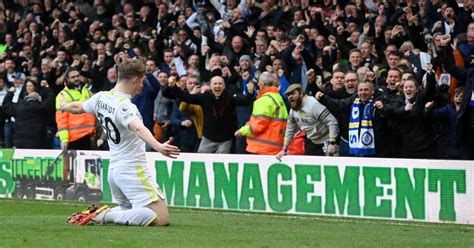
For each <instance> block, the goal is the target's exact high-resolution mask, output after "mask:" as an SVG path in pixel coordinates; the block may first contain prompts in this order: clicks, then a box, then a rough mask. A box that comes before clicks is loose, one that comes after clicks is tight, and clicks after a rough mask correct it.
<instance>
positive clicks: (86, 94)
mask: <svg viewBox="0 0 474 248" xmlns="http://www.w3.org/2000/svg"><path fill="white" fill-rule="evenodd" d="M61 97H66V102H68V103H69V102H75V101H80V102H84V101H86V100H87V99H89V98H90V97H91V93H90V91H89V89H87V87H82V89H81V90H78V89H69V88H68V87H67V86H65V87H64V89H63V90H62V91H61V93H59V94H58V95H57V96H56V123H57V125H58V135H59V139H60V140H61V142H73V141H76V140H78V139H80V138H82V137H84V136H86V135H91V134H93V133H94V132H95V117H94V115H92V114H88V113H83V114H69V113H66V112H62V111H60V110H59V109H60V102H61Z"/></svg>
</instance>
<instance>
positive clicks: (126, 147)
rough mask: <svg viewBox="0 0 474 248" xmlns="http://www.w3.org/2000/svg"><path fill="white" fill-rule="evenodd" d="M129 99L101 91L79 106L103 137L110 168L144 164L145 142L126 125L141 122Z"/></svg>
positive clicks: (117, 93)
mask: <svg viewBox="0 0 474 248" xmlns="http://www.w3.org/2000/svg"><path fill="white" fill-rule="evenodd" d="M131 98H132V96H131V95H128V94H124V93H121V92H118V91H116V90H114V89H112V90H110V91H101V92H99V93H97V94H95V95H94V96H92V97H91V98H89V99H88V100H87V101H86V102H85V103H84V105H83V108H84V110H85V111H86V112H87V113H90V114H94V115H95V116H96V117H97V119H98V120H99V122H100V124H101V125H102V128H103V129H104V131H105V132H106V134H107V142H108V144H109V148H110V156H111V157H110V168H113V167H116V166H137V165H138V164H142V165H143V164H146V155H145V142H144V141H143V140H142V139H141V138H140V137H139V136H138V135H137V134H136V133H135V132H133V131H131V130H130V129H128V124H129V123H130V122H131V121H133V120H135V119H140V120H142V116H141V115H140V112H139V111H138V108H137V106H135V104H133V103H132V102H131V101H130V99H131Z"/></svg>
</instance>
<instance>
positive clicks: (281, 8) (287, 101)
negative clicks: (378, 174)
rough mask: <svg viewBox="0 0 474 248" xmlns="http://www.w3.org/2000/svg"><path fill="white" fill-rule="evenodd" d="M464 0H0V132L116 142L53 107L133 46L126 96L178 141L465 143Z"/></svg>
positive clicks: (60, 140)
mask: <svg viewBox="0 0 474 248" xmlns="http://www.w3.org/2000/svg"><path fill="white" fill-rule="evenodd" d="M473 9H474V2H473V1H471V0H461V1H458V2H456V1H455V0H406V1H405V0H403V1H398V0H382V1H381V0H365V1H362V0H317V1H314V0H313V1H310V0H241V1H240V2H238V1H237V0H175V1H171V0H155V1H150V0H142V1H125V0H122V1H112V0H76V1H72V0H63V1H53V0H44V1H29V0H5V1H3V2H2V3H0V56H1V60H0V104H2V107H1V110H2V111H1V116H0V118H1V120H0V124H1V126H0V139H1V142H2V144H1V145H2V146H3V147H17V148H43V149H48V148H61V149H107V140H109V142H119V141H120V135H119V134H118V133H117V132H115V130H116V126H115V124H114V121H113V120H110V119H107V118H102V117H100V116H99V118H97V119H96V118H95V117H94V116H92V115H89V114H81V115H71V114H68V113H63V112H61V111H57V109H58V106H59V102H60V101H61V99H63V98H66V101H68V102H70V101H85V100H87V99H88V98H90V97H91V96H92V95H93V94H94V93H96V92H99V91H109V90H112V89H113V88H114V85H115V83H116V81H117V72H116V65H117V64H119V63H120V62H121V61H122V60H123V59H124V58H136V59H141V60H143V61H144V62H145V64H146V79H145V82H144V88H143V90H142V92H141V93H140V94H139V95H137V96H135V97H134V98H133V99H132V102H133V103H134V104H136V105H137V107H138V109H139V110H140V113H141V115H142V118H143V121H144V124H145V126H146V127H147V128H149V129H150V130H151V131H152V132H153V133H154V135H155V137H156V138H157V139H158V140H160V141H166V140H168V139H169V138H170V137H172V138H173V143H174V144H176V145H177V146H179V147H180V149H181V151H182V152H203V153H254V154H272V155H276V156H277V158H278V159H280V158H281V157H282V156H284V155H286V154H307V155H329V156H375V157H395V158H440V159H473V158H474V86H473V84H474V74H473V73H474V13H473ZM111 92H112V93H113V91H111ZM98 104H102V103H100V102H99V103H98ZM102 107H108V108H110V109H111V111H113V106H102Z"/></svg>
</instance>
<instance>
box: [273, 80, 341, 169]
mask: <svg viewBox="0 0 474 248" xmlns="http://www.w3.org/2000/svg"><path fill="white" fill-rule="evenodd" d="M285 94H286V95H288V100H289V102H290V106H291V109H290V113H289V115H288V123H287V126H286V132H285V140H284V145H283V148H282V150H281V151H280V152H279V153H278V154H277V155H276V158H277V159H278V160H281V158H282V157H283V156H285V155H286V154H287V152H288V146H289V144H290V142H291V140H292V139H293V136H294V135H295V133H296V132H297V131H298V129H301V130H302V131H304V132H305V133H306V137H305V145H304V146H305V155H325V154H326V155H329V156H333V155H335V154H336V152H337V151H336V150H337V146H336V139H337V136H338V135H339V127H338V123H337V120H336V118H335V117H334V116H333V115H332V114H331V113H330V112H329V110H328V109H327V108H326V107H325V106H324V105H322V104H321V103H319V102H318V101H317V100H316V99H315V98H314V97H312V96H307V95H305V94H304V93H303V89H302V87H301V84H293V85H291V86H290V87H288V89H287V90H286V91H285Z"/></svg>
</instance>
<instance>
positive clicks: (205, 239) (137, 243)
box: [0, 199, 474, 248]
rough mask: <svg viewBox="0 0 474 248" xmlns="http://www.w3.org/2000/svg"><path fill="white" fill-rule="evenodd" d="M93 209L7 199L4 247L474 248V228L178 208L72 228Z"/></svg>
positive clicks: (0, 231) (1, 209) (0, 229)
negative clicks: (156, 216) (154, 221)
mask: <svg viewBox="0 0 474 248" xmlns="http://www.w3.org/2000/svg"><path fill="white" fill-rule="evenodd" d="M86 206H87V205H86V204H78V203H77V204H76V203H61V202H48V201H26V200H13V199H0V247H41V248H49V247H241V248H242V247H472V246H473V245H474V226H467V225H452V224H424V223H415V222H387V221H377V220H359V219H348V218H345V219H343V218H330V217H325V218H321V217H311V216H292V215H291V216H288V215H274V214H258V213H241V212H225V211H210V210H193V209H184V208H171V209H170V215H171V226H169V227H163V228H155V227H126V226H118V225H107V226H75V225H68V224H65V220H66V218H67V217H68V216H69V215H70V214H72V213H73V212H78V211H80V210H82V209H83V208H85V207H86Z"/></svg>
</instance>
